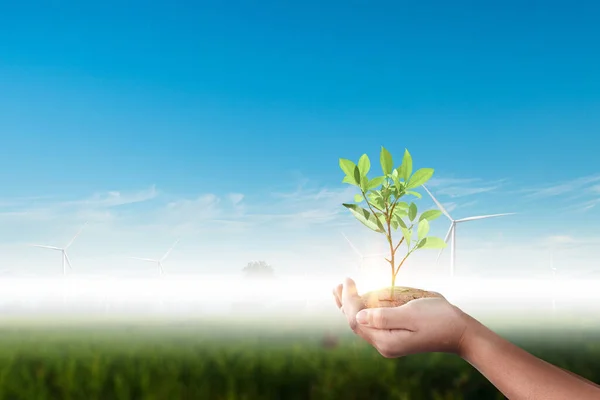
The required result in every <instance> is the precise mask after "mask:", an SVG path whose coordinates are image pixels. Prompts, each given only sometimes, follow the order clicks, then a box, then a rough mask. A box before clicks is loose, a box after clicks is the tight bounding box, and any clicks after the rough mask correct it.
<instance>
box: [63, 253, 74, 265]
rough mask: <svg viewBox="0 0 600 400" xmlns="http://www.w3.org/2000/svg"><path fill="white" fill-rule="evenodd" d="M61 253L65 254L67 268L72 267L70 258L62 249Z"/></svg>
mask: <svg viewBox="0 0 600 400" xmlns="http://www.w3.org/2000/svg"><path fill="white" fill-rule="evenodd" d="M63 254H64V255H65V260H67V265H68V266H69V269H73V266H72V265H71V259H70V258H69V255H68V254H67V252H66V251H64V250H63Z"/></svg>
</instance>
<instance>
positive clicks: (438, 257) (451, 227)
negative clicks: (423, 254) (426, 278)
mask: <svg viewBox="0 0 600 400" xmlns="http://www.w3.org/2000/svg"><path fill="white" fill-rule="evenodd" d="M452 229H454V224H450V229H448V233H446V237H445V238H444V242H445V243H448V239H450V234H451V233H452ZM443 252H444V249H443V248H442V249H440V252H439V253H438V256H437V258H436V259H435V263H436V264H437V262H438V261H439V260H440V257H441V256H442V253H443Z"/></svg>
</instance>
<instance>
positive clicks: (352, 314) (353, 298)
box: [342, 278, 365, 332]
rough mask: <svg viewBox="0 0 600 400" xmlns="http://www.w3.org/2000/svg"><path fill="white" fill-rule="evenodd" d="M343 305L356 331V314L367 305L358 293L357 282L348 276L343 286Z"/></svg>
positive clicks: (351, 326)
mask: <svg viewBox="0 0 600 400" xmlns="http://www.w3.org/2000/svg"><path fill="white" fill-rule="evenodd" d="M342 307H343V309H344V314H346V318H348V324H350V328H352V330H353V331H355V332H356V330H357V329H358V323H357V322H356V314H357V313H358V312H359V311H360V310H362V309H363V308H364V307H365V306H364V304H363V301H362V299H361V298H360V296H359V295H358V291H357V290H356V284H355V283H354V281H353V280H352V279H350V278H346V280H345V282H344V285H343V286H342Z"/></svg>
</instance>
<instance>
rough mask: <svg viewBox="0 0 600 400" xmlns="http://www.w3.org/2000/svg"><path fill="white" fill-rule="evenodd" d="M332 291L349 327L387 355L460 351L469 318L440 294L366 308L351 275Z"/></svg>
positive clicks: (391, 356)
mask: <svg viewBox="0 0 600 400" xmlns="http://www.w3.org/2000/svg"><path fill="white" fill-rule="evenodd" d="M333 294H334V297H335V301H336V303H337V306H338V308H340V309H341V310H342V312H343V313H344V314H345V315H346V318H347V319H348V324H349V325H350V328H351V329H352V330H353V331H354V332H355V333H356V334H357V335H359V336H360V337H362V338H363V339H365V340H366V341H367V342H369V343H370V344H371V345H372V346H373V347H375V349H377V351H379V353H380V354H381V355H382V356H384V357H387V358H395V357H402V356H405V355H409V354H416V353H427V352H444V353H454V354H460V353H461V350H462V349H461V347H462V346H461V345H462V340H463V338H464V336H465V332H466V331H467V329H468V327H469V322H470V321H469V317H468V316H467V315H466V314H465V313H463V312H462V311H461V310H460V309H458V308H457V307H455V306H453V305H452V304H450V303H449V302H448V301H447V300H446V299H445V298H444V297H443V296H441V295H440V297H439V298H423V299H417V300H412V301H410V302H408V303H406V304H404V305H402V306H399V307H384V308H371V309H366V308H365V306H364V304H363V302H362V300H361V298H360V296H359V295H358V291H357V289H356V284H355V283H354V281H353V280H352V279H350V278H347V279H346V280H345V282H344V284H340V285H338V286H337V287H336V288H335V289H334V291H333Z"/></svg>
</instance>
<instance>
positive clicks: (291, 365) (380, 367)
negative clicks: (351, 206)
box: [0, 320, 600, 400]
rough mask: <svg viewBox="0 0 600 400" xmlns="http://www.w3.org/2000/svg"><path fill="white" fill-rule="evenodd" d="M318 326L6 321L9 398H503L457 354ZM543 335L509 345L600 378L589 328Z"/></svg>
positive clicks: (3, 377)
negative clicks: (403, 352) (333, 341)
mask: <svg viewBox="0 0 600 400" xmlns="http://www.w3.org/2000/svg"><path fill="white" fill-rule="evenodd" d="M308 324H309V322H308V321H297V320H296V321H294V320H279V321H276V322H272V323H271V324H267V323H264V322H260V321H251V320H247V321H238V322H237V323H235V324H234V323H221V322H218V321H209V320H207V321H180V322H172V321H171V322H168V323H165V322H161V321H154V322H152V321H151V322H147V323H130V324H125V323H124V322H122V321H121V322H119V323H117V322H112V323H107V322H103V323H102V322H100V323H96V324H77V323H72V324H66V323H63V324H54V325H51V324H48V323H45V324H42V325H40V324H38V325H35V324H29V325H27V324H24V323H6V322H5V323H4V324H3V328H1V329H0V343H1V348H0V399H11V400H13V399H14V400H18V399H38V400H44V399H48V400H50V399H66V400H67V399H98V400H107V399H115V400H119V399H149V400H150V399H165V400H168V399H215V400H219V399H231V400H234V399H340V398H343V399H366V398H370V399H415V400H417V399H434V400H435V399H440V400H441V399H448V400H450V399H503V398H504V397H503V396H501V395H500V394H499V393H498V392H497V391H496V390H495V389H494V388H493V387H492V386H491V385H490V384H489V383H488V382H487V381H486V380H485V379H484V378H483V377H482V376H481V375H480V374H479V373H478V372H477V371H476V370H474V369H473V368H472V367H471V366H470V365H468V364H467V363H465V362H464V361H462V360H461V359H459V358H457V357H454V356H450V355H444V354H429V355H415V356H409V357H406V358H402V359H398V360H388V359H384V358H382V357H380V356H379V354H378V353H377V352H375V351H374V350H373V349H371V348H370V347H369V346H368V345H366V344H364V343H362V342H361V341H360V340H358V339H356V338H355V337H354V336H353V335H352V334H351V333H349V332H348V329H347V328H346V327H345V326H343V324H337V322H335V323H333V322H323V321H321V323H320V324H318V326H317V327H315V328H312V329H307V328H306V326H308ZM542 331H543V332H544V334H542V335H541V334H540V330H539V329H537V330H535V329H534V330H530V331H529V332H521V333H520V334H519V335H513V337H510V339H511V340H513V342H517V343H518V344H520V345H522V346H524V347H526V348H527V349H528V350H530V351H532V352H534V353H535V354H536V355H539V356H541V357H543V358H544V359H546V360H548V361H550V362H553V363H555V364H558V365H560V366H562V367H564V368H567V369H569V370H571V371H573V372H576V373H578V374H581V375H582V376H584V377H586V378H588V379H591V380H593V381H600V337H599V336H597V335H596V334H595V333H594V332H591V331H582V330H573V331H571V332H567V331H564V330H554V331H553V330H550V329H548V330H547V329H543V330H542ZM326 332H330V333H331V332H334V333H335V336H336V337H338V338H339V343H338V344H337V346H335V347H333V348H327V347H325V346H324V344H323V335H324V334H325V333H326ZM505 336H506V335H505ZM567 337H568V342H567V340H566V339H565V338H567ZM533 338H536V339H535V340H534V339H533ZM540 338H543V339H544V340H540ZM561 339H562V340H561ZM566 343H568V344H566Z"/></svg>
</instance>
